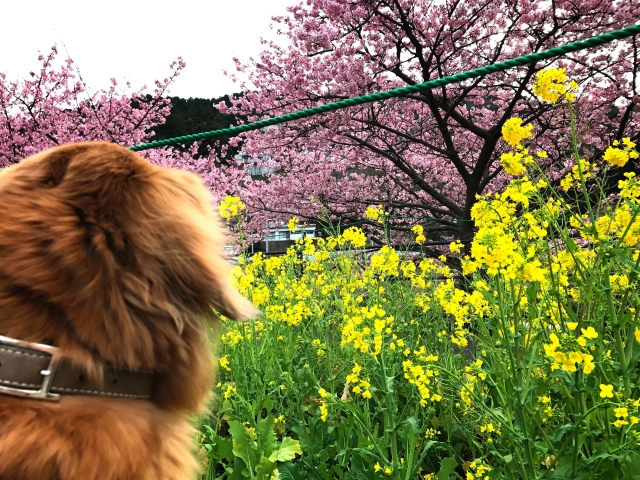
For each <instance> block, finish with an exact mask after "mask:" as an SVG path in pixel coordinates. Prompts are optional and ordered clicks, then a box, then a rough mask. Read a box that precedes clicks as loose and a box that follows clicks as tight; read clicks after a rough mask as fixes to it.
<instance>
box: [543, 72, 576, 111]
mask: <svg viewBox="0 0 640 480" xmlns="http://www.w3.org/2000/svg"><path fill="white" fill-rule="evenodd" d="M565 72H566V70H565V69H564V68H546V69H544V70H540V71H539V72H538V75H537V77H536V83H535V85H534V86H533V93H534V95H536V96H537V97H538V98H539V99H540V100H542V101H543V102H548V103H556V102H557V101H558V100H559V99H560V98H561V97H562V96H563V95H564V96H565V97H566V98H567V100H569V101H573V100H574V99H575V93H573V92H575V91H576V90H577V89H578V84H577V83H575V82H570V83H569V84H567V81H568V78H567V75H566V73H565Z"/></svg>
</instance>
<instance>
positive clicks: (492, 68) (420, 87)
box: [129, 25, 640, 152]
mask: <svg viewBox="0 0 640 480" xmlns="http://www.w3.org/2000/svg"><path fill="white" fill-rule="evenodd" d="M638 33H640V25H631V26H629V27H626V28H623V29H621V30H615V31H613V32H609V33H603V34H602V35H598V36H596V37H591V38H588V39H586V40H581V41H579V42H573V43H568V44H566V45H562V46H560V47H555V48H550V49H549V50H545V51H543V52H537V53H530V54H528V55H524V56H523V57H518V58H514V59H512V60H506V61H504V62H499V63H494V64H492V65H487V66H485V67H480V68H475V69H473V70H469V71H466V72H462V73H457V74H455V75H450V76H448V77H443V78H438V79H436V80H429V81H428V82H424V83H419V84H417V85H409V86H407V87H401V88H395V89H393V90H388V91H386V92H379V93H371V94H369V95H362V96H360V97H354V98H348V99H346V100H340V101H338V102H333V103H327V104H326V105H320V106H318V107H313V108H308V109H306V110H300V111H297V112H293V113H288V114H286V115H280V116H278V117H273V118H268V119H265V120H260V121H258V122H253V123H247V124H245V125H238V126H237V127H231V128H223V129H220V130H211V131H209V132H202V133H195V134H193V135H184V136H182V137H174V138H167V139H165V140H158V141H156V142H151V143H144V144H142V145H135V146H132V147H129V149H130V150H133V151H134V152H139V151H141V150H148V149H150V148H158V147H166V146H169V145H176V144H180V143H187V142H194V141H197V140H204V139H205V138H218V137H225V136H236V135H237V134H239V133H243V132H249V131H251V130H258V129H260V128H264V127H269V126H271V125H278V124H281V123H286V122H291V121H293V120H299V119H301V118H307V117H312V116H314V115H319V114H321V113H327V112H333V111H335V110H340V109H343V108H347V107H353V106H356V105H362V104H364V103H371V102H378V101H380V100H387V99H389V98H397V97H403V96H405V95H409V94H412V93H416V92H423V91H426V90H431V89H432V88H436V87H442V86H444V85H451V84H453V83H459V82H462V81H464V80H469V79H470V78H477V77H482V76H485V75H489V74H490V73H496V72H503V71H505V70H508V69H510V68H513V67H519V66H522V65H526V64H528V63H534V62H538V61H540V60H547V59H550V58H553V57H558V56H560V55H565V54H567V53H571V52H577V51H579V50H584V49H585V48H590V47H595V46H598V45H604V44H605V43H609V42H612V41H614V40H621V39H623V38H628V37H632V36H634V35H636V34H638Z"/></svg>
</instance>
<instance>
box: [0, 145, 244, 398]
mask: <svg viewBox="0 0 640 480" xmlns="http://www.w3.org/2000/svg"><path fill="white" fill-rule="evenodd" d="M224 243H225V235H224V233H223V230H222V229H221V227H220V225H219V221H218V219H217V217H216V215H215V213H214V210H213V206H212V204H211V196H210V194H209V192H208V190H207V189H206V188H205V187H204V185H203V184H202V182H201V181H200V180H199V179H198V177H197V176H195V175H193V174H189V173H185V172H179V171H175V170H170V169H166V168H161V167H158V166H155V165H152V164H151V163H149V162H148V161H146V160H145V159H143V158H141V157H140V156H138V155H136V154H134V153H133V152H131V151H129V150H127V149H125V148H123V147H119V146H116V145H112V144H108V143H102V142H89V143H81V144H72V145H67V146H62V147H57V148H53V149H51V150H47V151H45V152H42V153H39V154H37V155H35V156H33V157H30V158H27V159H25V160H24V161H22V162H21V163H19V164H17V165H15V166H13V167H11V168H9V169H6V170H4V171H3V172H2V173H1V174H0V335H5V336H9V337H13V338H18V339H21V340H26V341H34V342H40V343H48V344H52V345H56V346H58V347H59V348H60V350H61V353H62V354H63V355H64V356H67V357H69V358H72V359H73V360H74V361H75V362H77V363H80V364H83V365H85V366H86V368H87V370H88V371H89V373H90V371H91V370H92V369H95V370H96V371H97V370H98V369H99V368H100V367H101V366H102V365H103V364H105V363H107V362H109V363H111V364H113V365H115V366H119V367H128V368H132V369H138V368H146V369H152V370H155V371H156V372H158V375H159V380H158V382H157V383H158V386H157V387H156V392H155V393H154V400H155V401H157V402H158V403H160V404H162V405H164V406H167V407H174V408H187V409H191V408H195V406H196V404H197V403H199V402H200V401H201V400H202V397H203V396H204V395H205V393H206V390H207V389H208V387H209V380H210V376H211V375H210V371H211V357H210V354H209V351H210V347H209V344H208V342H207V338H206V323H205V321H204V318H207V317H210V318H213V315H212V308H215V309H216V310H218V311H219V312H220V313H222V314H223V315H225V316H227V317H229V318H232V319H245V318H248V317H251V316H253V315H255V313H256V310H255V308H254V307H253V306H252V305H251V304H250V303H249V302H248V301H247V300H245V299H244V298H243V297H242V296H241V295H240V294H239V293H238V292H237V291H236V290H235V289H233V288H232V286H231V285H230V284H229V281H228V278H229V275H228V273H229V264H228V262H226V261H225V260H224V259H223V257H222V252H221V248H220V247H221V245H222V244H224Z"/></svg>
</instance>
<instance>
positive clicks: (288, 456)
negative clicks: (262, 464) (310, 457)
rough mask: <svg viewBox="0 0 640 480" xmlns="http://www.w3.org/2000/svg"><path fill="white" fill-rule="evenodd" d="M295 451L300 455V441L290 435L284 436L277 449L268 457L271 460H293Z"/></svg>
mask: <svg viewBox="0 0 640 480" xmlns="http://www.w3.org/2000/svg"><path fill="white" fill-rule="evenodd" d="M296 453H297V454H298V455H302V449H301V448H300V442H299V441H298V440H294V439H293V438H290V437H284V438H283V439H282V443H280V446H279V447H278V449H277V450H276V451H275V452H273V453H272V454H271V456H270V457H269V460H270V461H272V462H286V461H288V460H293V459H294V458H295V456H296Z"/></svg>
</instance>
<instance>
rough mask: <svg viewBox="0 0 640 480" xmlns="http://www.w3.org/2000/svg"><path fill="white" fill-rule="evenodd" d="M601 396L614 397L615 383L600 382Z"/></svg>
mask: <svg viewBox="0 0 640 480" xmlns="http://www.w3.org/2000/svg"><path fill="white" fill-rule="evenodd" d="M600 397H601V398H613V385H605V384H603V383H601V384H600Z"/></svg>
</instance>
